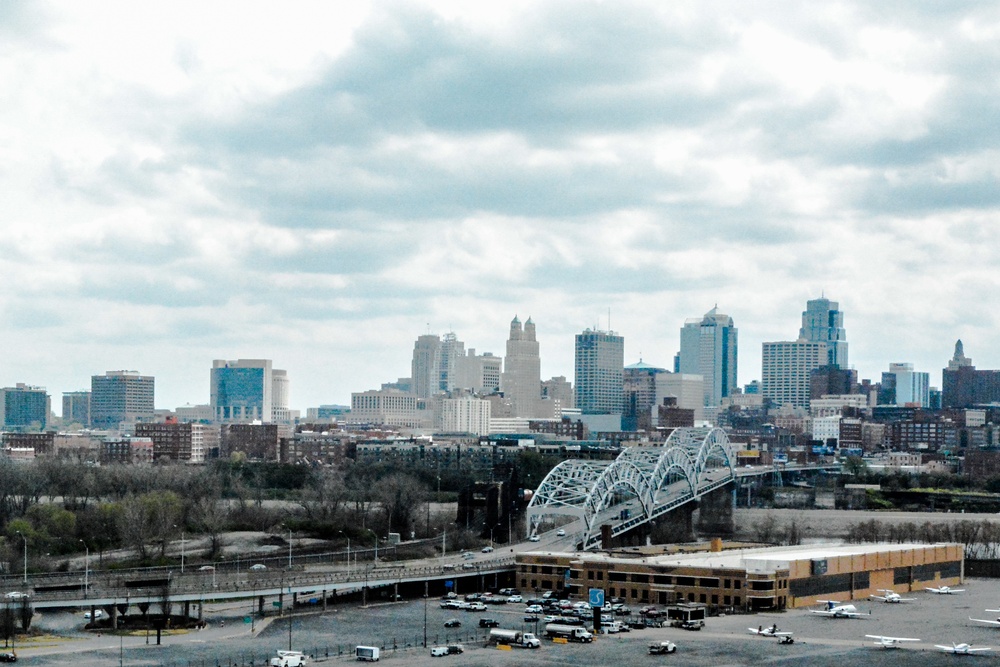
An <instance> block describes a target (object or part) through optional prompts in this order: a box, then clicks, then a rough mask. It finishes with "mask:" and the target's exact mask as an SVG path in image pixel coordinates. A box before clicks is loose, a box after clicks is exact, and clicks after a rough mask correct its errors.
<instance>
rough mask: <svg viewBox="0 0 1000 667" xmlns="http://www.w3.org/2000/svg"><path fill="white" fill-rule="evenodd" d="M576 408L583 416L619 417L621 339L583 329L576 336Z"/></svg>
mask: <svg viewBox="0 0 1000 667" xmlns="http://www.w3.org/2000/svg"><path fill="white" fill-rule="evenodd" d="M575 357H576V363H575V370H576V377H575V379H574V389H575V393H574V398H575V401H576V407H577V408H578V409H579V410H580V412H581V413H582V414H585V415H611V414H618V415H620V414H622V408H623V399H624V373H625V338H624V337H622V336H619V335H618V334H616V333H615V332H613V331H595V330H592V329H587V330H586V331H584V332H583V333H579V334H577V335H576V355H575Z"/></svg>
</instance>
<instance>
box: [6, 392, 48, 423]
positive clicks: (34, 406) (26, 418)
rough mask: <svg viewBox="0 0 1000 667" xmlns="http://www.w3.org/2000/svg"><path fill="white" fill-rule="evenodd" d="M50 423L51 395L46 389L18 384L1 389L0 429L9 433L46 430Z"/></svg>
mask: <svg viewBox="0 0 1000 667" xmlns="http://www.w3.org/2000/svg"><path fill="white" fill-rule="evenodd" d="M48 421H49V395H48V393H47V392H46V391H45V387H34V386H32V385H30V384H24V383H23V382H18V383H17V384H16V385H15V386H13V387H4V388H3V389H0V427H2V428H3V429H4V430H8V431H24V430H26V429H29V428H32V427H35V428H38V429H44V428H45V426H46V425H47V424H48Z"/></svg>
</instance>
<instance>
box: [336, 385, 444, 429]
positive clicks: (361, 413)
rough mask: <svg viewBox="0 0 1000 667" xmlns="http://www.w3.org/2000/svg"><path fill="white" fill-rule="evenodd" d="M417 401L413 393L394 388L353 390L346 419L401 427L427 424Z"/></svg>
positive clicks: (416, 426)
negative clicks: (349, 410)
mask: <svg viewBox="0 0 1000 667" xmlns="http://www.w3.org/2000/svg"><path fill="white" fill-rule="evenodd" d="M417 402H418V399H417V397H416V396H414V395H413V394H407V393H404V392H401V391H397V390H395V389H386V390H374V389H373V390H370V391H363V392H353V393H352V394H351V412H350V413H349V414H348V415H347V421H348V422H349V423H352V424H376V425H383V426H399V427H403V428H420V427H424V426H427V423H426V422H425V419H424V416H423V414H422V411H420V410H418V409H417ZM421 402H423V401H421Z"/></svg>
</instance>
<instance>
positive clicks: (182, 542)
mask: <svg viewBox="0 0 1000 667" xmlns="http://www.w3.org/2000/svg"><path fill="white" fill-rule="evenodd" d="M181 574H184V531H183V530H182V531H181Z"/></svg>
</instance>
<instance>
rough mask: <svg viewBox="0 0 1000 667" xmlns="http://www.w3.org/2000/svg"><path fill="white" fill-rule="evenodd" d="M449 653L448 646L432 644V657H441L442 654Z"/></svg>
mask: <svg viewBox="0 0 1000 667" xmlns="http://www.w3.org/2000/svg"><path fill="white" fill-rule="evenodd" d="M444 655H448V647H447V646H432V647H431V657H432V658H440V657H441V656H444Z"/></svg>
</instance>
